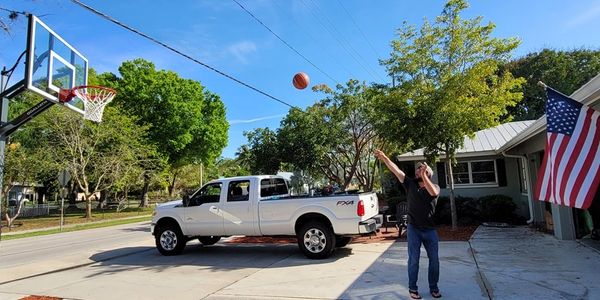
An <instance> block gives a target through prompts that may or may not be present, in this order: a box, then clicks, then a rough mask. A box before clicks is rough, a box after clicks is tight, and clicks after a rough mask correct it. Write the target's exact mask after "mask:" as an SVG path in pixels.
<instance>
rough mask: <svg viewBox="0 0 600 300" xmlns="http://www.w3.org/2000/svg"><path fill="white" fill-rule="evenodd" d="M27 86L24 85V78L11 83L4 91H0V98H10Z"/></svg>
mask: <svg viewBox="0 0 600 300" xmlns="http://www.w3.org/2000/svg"><path fill="white" fill-rule="evenodd" d="M26 89H27V88H26V87H25V79H22V80H21V81H19V82H17V83H15V84H13V85H12V86H11V87H9V88H7V89H6V90H5V91H2V93H0V98H8V99H12V98H14V97H15V96H16V95H18V94H20V93H22V92H24V91H25V90H26Z"/></svg>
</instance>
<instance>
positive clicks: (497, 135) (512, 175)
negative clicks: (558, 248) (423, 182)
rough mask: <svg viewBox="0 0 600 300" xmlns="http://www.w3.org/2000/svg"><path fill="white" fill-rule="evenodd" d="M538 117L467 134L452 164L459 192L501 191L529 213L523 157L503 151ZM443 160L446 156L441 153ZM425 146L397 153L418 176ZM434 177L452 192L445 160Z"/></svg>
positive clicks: (446, 191)
mask: <svg viewBox="0 0 600 300" xmlns="http://www.w3.org/2000/svg"><path fill="white" fill-rule="evenodd" d="M533 123H534V121H520V122H510V123H505V124H501V125H498V126H496V127H493V128H489V129H485V130H480V131H478V132H476V133H475V136H474V138H473V139H471V138H469V137H465V140H464V146H463V147H462V148H461V149H459V150H458V151H457V152H456V160H457V165H456V166H454V167H453V168H452V171H453V175H454V193H455V195H456V196H462V197H472V198H478V197H482V196H486V195H492V194H501V195H506V196H508V197H510V198H512V199H513V201H514V203H515V204H516V206H517V211H516V213H517V215H520V216H522V217H526V218H527V217H528V216H529V208H528V199H529V197H528V191H529V189H528V184H527V179H526V178H527V176H526V174H525V171H524V167H523V166H524V165H523V163H522V162H521V159H520V157H515V156H513V155H508V154H505V153H503V152H502V147H503V146H504V145H506V143H508V142H509V141H511V140H512V139H513V138H514V137H516V136H518V135H519V134H521V133H522V132H524V131H525V130H526V129H527V128H528V127H529V126H530V125H532V124H533ZM440 159H441V160H442V161H443V160H444V159H445V156H442V157H440ZM424 160H425V156H424V155H423V149H418V150H415V151H412V152H408V153H404V154H402V155H399V156H397V157H396V161H398V162H399V166H400V168H401V169H402V170H404V171H405V172H406V173H407V174H409V175H411V176H414V173H415V164H416V163H417V162H419V161H424ZM434 173H435V174H434V176H433V181H434V182H436V183H437V184H438V185H439V186H440V188H441V191H440V195H441V196H449V194H450V186H449V184H447V183H448V181H449V179H448V176H447V175H446V174H448V172H447V170H446V166H445V164H444V163H443V162H439V163H437V165H436V167H435V171H434Z"/></svg>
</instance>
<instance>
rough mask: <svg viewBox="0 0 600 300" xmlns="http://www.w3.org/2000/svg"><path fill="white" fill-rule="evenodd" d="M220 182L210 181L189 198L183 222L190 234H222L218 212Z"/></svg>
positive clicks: (221, 221) (220, 217)
mask: <svg viewBox="0 0 600 300" xmlns="http://www.w3.org/2000/svg"><path fill="white" fill-rule="evenodd" d="M222 194H223V191H222V183H221V182H215V183H210V184H207V185H205V186H204V187H202V189H200V190H199V191H198V192H196V193H195V194H194V195H193V196H192V197H191V198H190V202H189V204H188V207H187V208H186V209H185V224H186V226H187V229H188V230H187V232H188V233H189V234H191V235H201V236H208V235H218V236H221V235H224V231H223V218H222V216H221V214H220V208H221V203H220V200H221V196H222Z"/></svg>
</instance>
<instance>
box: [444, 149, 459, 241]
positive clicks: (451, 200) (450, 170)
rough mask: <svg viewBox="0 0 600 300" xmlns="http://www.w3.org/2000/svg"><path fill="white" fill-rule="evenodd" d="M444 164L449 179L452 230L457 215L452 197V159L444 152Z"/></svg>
mask: <svg viewBox="0 0 600 300" xmlns="http://www.w3.org/2000/svg"><path fill="white" fill-rule="evenodd" d="M446 157H447V159H446V166H447V167H448V178H449V180H448V181H450V182H449V184H450V213H451V214H452V230H456V225H457V219H458V217H457V215H456V201H455V199H454V174H453V173H452V160H451V158H450V157H449V155H448V153H446Z"/></svg>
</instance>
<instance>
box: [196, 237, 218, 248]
mask: <svg viewBox="0 0 600 300" xmlns="http://www.w3.org/2000/svg"><path fill="white" fill-rule="evenodd" d="M220 239H221V237H220V236H214V235H210V236H201V237H199V238H198V240H199V241H200V243H202V245H204V246H210V245H214V244H216V243H217V242H218V241H219V240H220Z"/></svg>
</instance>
